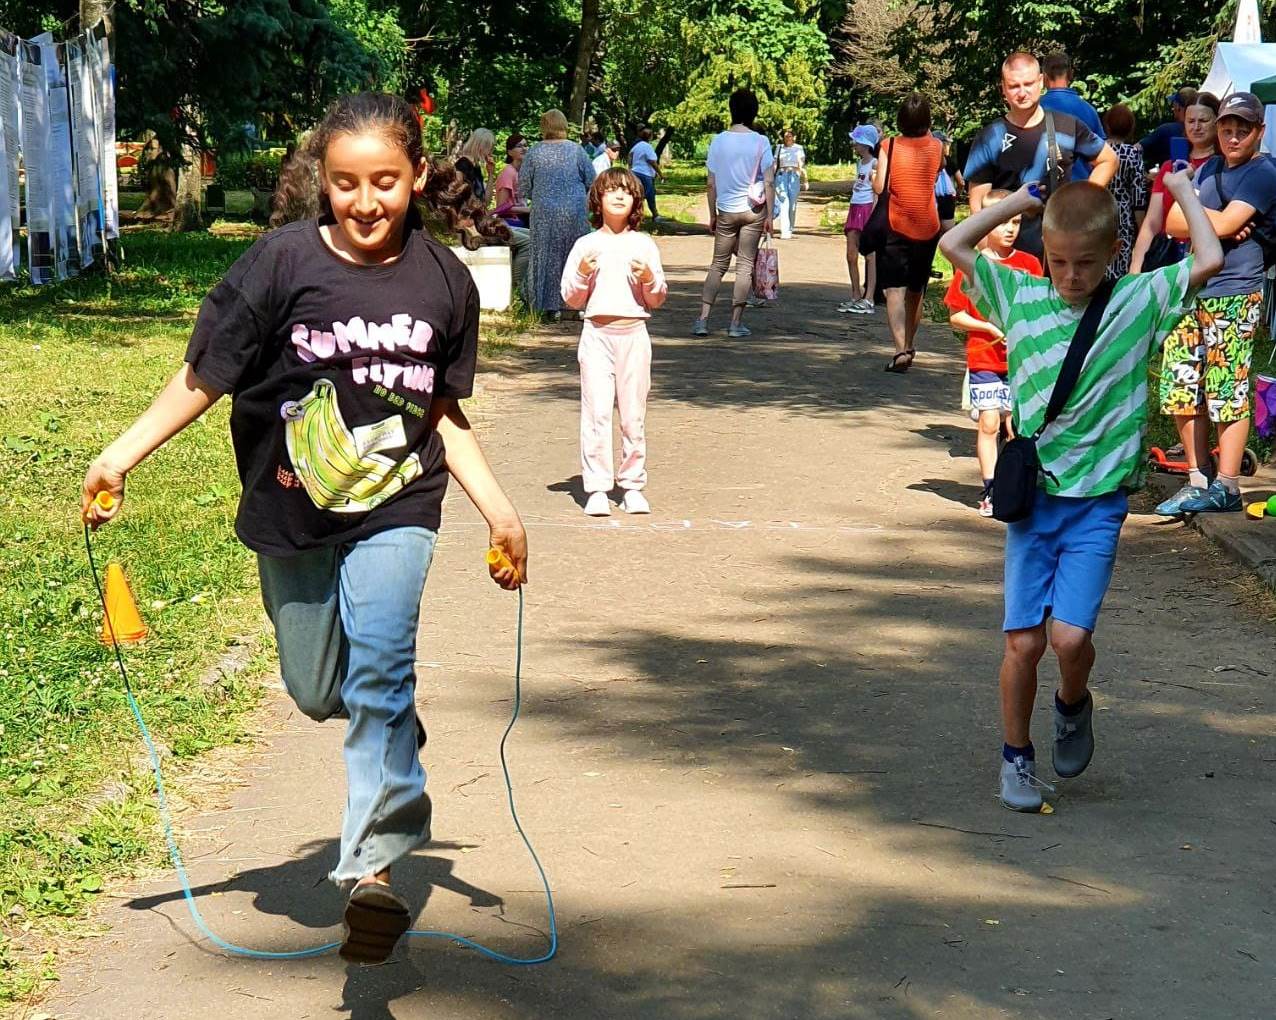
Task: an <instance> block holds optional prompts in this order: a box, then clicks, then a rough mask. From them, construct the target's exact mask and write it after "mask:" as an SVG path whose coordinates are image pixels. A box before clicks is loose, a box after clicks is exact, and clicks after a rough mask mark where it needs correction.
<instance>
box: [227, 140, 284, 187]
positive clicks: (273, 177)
mask: <svg viewBox="0 0 1276 1020" xmlns="http://www.w3.org/2000/svg"><path fill="white" fill-rule="evenodd" d="M283 158H284V150H283V149H263V150H262V151H260V152H245V153H242V154H240V153H236V154H234V155H227V156H219V157H218V158H217V174H216V177H215V179H216V181H217V183H218V184H220V185H221V186H222V187H223V188H225V189H226V190H227V191H250V190H256V191H274V190H275V184H276V183H277V182H278V180H279V166H280V164H281V163H282V162H283Z"/></svg>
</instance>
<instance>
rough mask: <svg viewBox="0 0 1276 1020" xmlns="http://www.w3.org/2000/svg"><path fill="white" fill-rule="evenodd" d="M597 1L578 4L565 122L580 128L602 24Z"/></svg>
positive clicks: (582, 0) (583, 118)
mask: <svg viewBox="0 0 1276 1020" xmlns="http://www.w3.org/2000/svg"><path fill="white" fill-rule="evenodd" d="M598 4H599V0H581V2H580V42H579V43H578V44H577V46H576V66H575V69H574V70H573V72H572V95H571V100H570V101H569V102H568V104H567V120H568V121H569V122H570V123H572V124H574V125H576V127H580V126H581V125H582V124H583V123H584V120H585V100H586V99H587V98H588V96H589V65H590V64H591V63H593V60H594V51H595V50H596V49H598V35H599V32H600V31H601V29H602V22H601V19H600V18H599V16H598Z"/></svg>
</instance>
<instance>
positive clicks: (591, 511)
mask: <svg viewBox="0 0 1276 1020" xmlns="http://www.w3.org/2000/svg"><path fill="white" fill-rule="evenodd" d="M585 515H586V516H587V517H610V516H611V503H610V502H608V500H607V493H605V492H591V493H590V494H589V499H587V500H585Z"/></svg>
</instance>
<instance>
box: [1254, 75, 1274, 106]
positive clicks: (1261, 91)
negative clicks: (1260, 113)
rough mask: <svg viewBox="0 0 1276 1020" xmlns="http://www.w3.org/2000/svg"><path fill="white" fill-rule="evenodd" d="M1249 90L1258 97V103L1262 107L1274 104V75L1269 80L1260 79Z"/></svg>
mask: <svg viewBox="0 0 1276 1020" xmlns="http://www.w3.org/2000/svg"><path fill="white" fill-rule="evenodd" d="M1249 90H1250V91H1251V92H1252V93H1254V95H1256V96H1258V100H1259V102H1261V103H1263V104H1264V105H1267V104H1276V74H1273V75H1272V76H1271V77H1270V78H1260V79H1259V80H1258V81H1256V82H1254V84H1253V85H1251V86H1250V87H1249Z"/></svg>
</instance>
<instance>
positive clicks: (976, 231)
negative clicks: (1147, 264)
mask: <svg viewBox="0 0 1276 1020" xmlns="http://www.w3.org/2000/svg"><path fill="white" fill-rule="evenodd" d="M1165 184H1166V187H1167V188H1168V189H1169V191H1170V194H1171V195H1173V197H1174V199H1175V200H1176V201H1177V202H1178V203H1179V204H1180V205H1181V206H1182V209H1183V213H1184V215H1185V216H1186V218H1187V221H1188V225H1189V227H1190V228H1191V240H1192V248H1193V255H1192V256H1191V257H1189V258H1188V259H1186V260H1185V261H1183V262H1180V263H1178V264H1177V265H1174V266H1167V267H1166V268H1164V269H1158V270H1156V271H1155V272H1152V273H1146V274H1143V275H1140V276H1126V277H1124V278H1122V279H1121V280H1118V281H1117V283H1116V286H1115V287H1114V289H1113V291H1112V296H1111V298H1110V299H1109V301H1108V306H1107V308H1106V310H1105V311H1104V313H1103V318H1102V319H1101V320H1100V322H1099V328H1098V332H1097V334H1096V337H1095V341H1094V346H1093V347H1092V348H1091V350H1090V352H1089V354H1088V355H1087V356H1086V359H1085V362H1084V363H1083V365H1082V368H1081V374H1080V377H1079V378H1078V379H1077V384H1076V388H1075V389H1074V390H1073V391H1072V396H1071V397H1070V398H1069V399H1068V401H1067V403H1066V405H1065V406H1064V408H1063V410H1062V412H1061V413H1060V414H1059V417H1058V418H1056V419H1055V420H1054V421H1053V422H1052V423H1051V424H1050V425H1049V426H1048V427H1047V428H1046V429H1045V431H1044V432H1042V434H1041V436H1040V437H1039V438H1038V440H1037V452H1038V455H1039V457H1040V460H1041V465H1042V467H1043V469H1044V470H1043V472H1042V476H1041V481H1040V488H1039V489H1038V492H1037V498H1036V502H1035V504H1034V506H1033V510H1032V513H1031V514H1030V515H1029V516H1028V517H1027V518H1026V519H1024V520H1022V521H1016V522H1015V523H1013V524H1010V525H1008V526H1007V533H1006V568H1005V608H1006V612H1005V620H1004V622H1003V630H1004V631H1005V634H1006V645H1005V654H1004V657H1003V659H1002V663H1001V719H1002V727H1003V731H1004V740H1005V743H1004V745H1003V747H1002V762H1001V801H1002V803H1003V804H1005V806H1006V807H1008V808H1011V809H1012V810H1015V811H1040V810H1041V805H1042V797H1041V792H1042V790H1048V791H1050V792H1053V790H1054V788H1053V787H1052V786H1050V784H1048V783H1045V782H1043V781H1042V780H1040V779H1038V778H1037V775H1036V763H1035V760H1034V758H1035V756H1034V752H1033V747H1032V741H1031V740H1030V738H1029V732H1028V728H1029V722H1030V720H1031V716H1032V707H1033V701H1034V700H1035V698H1036V693H1037V664H1038V663H1039V662H1040V661H1041V657H1042V655H1044V654H1045V650H1046V642H1047V640H1049V643H1050V645H1051V647H1053V648H1054V651H1055V655H1056V656H1057V657H1058V659H1059V673H1060V678H1059V690H1058V692H1057V693H1056V694H1055V699H1054V748H1053V755H1052V757H1053V763H1054V770H1055V773H1056V775H1058V776H1060V777H1063V778H1071V777H1073V776H1078V775H1080V774H1081V773H1082V772H1083V771H1085V768H1086V766H1087V765H1089V764H1090V758H1091V756H1092V755H1093V753H1094V732H1093V728H1092V724H1091V718H1092V715H1093V711H1094V704H1093V700H1092V699H1091V697H1090V694H1089V691H1088V690H1087V685H1088V683H1089V679H1090V670H1091V667H1092V666H1093V665H1094V654H1095V653H1094V644H1093V642H1092V640H1091V635H1092V634H1093V632H1094V627H1095V623H1096V622H1097V620H1098V616H1099V607H1100V604H1101V603H1102V601H1103V596H1104V594H1105V593H1106V591H1107V588H1108V583H1109V582H1110V581H1111V579H1112V568H1113V565H1114V564H1115V562H1116V550H1117V539H1118V537H1119V535H1120V533H1121V524H1122V522H1123V521H1124V520H1125V515H1126V509H1127V505H1126V492H1127V490H1128V489H1129V488H1133V487H1135V486H1137V485H1138V483H1139V476H1140V471H1141V468H1142V464H1143V436H1144V432H1145V429H1146V425H1147V378H1148V358H1149V355H1150V354H1151V352H1152V350H1153V349H1154V348H1156V347H1158V346H1159V345H1160V344H1161V343H1162V342H1163V341H1164V340H1165V337H1166V336H1167V335H1168V334H1169V332H1170V330H1171V329H1172V328H1173V327H1174V324H1175V323H1176V322H1177V321H1178V319H1179V318H1181V317H1182V316H1183V315H1184V314H1185V313H1186V311H1187V310H1188V309H1189V308H1190V307H1191V303H1192V299H1193V297H1194V294H1195V291H1196V290H1197V288H1199V287H1200V286H1201V285H1202V284H1203V283H1204V282H1205V281H1206V280H1208V279H1209V278H1210V277H1211V276H1213V275H1214V274H1215V273H1216V272H1218V270H1219V269H1220V268H1221V267H1222V265H1223V252H1222V248H1221V247H1220V245H1219V241H1218V236H1217V234H1216V233H1215V232H1214V229H1213V227H1212V226H1211V225H1210V221H1209V219H1208V218H1207V217H1206V215H1205V212H1204V210H1202V208H1201V204H1200V202H1199V201H1198V199H1197V197H1196V192H1195V190H1194V189H1193V187H1192V179H1191V171H1190V170H1186V171H1179V172H1177V173H1173V174H1169V175H1168V176H1167V177H1166V178H1165ZM1019 215H1023V216H1025V217H1028V216H1036V215H1042V232H1043V235H1044V238H1045V256H1046V259H1045V261H1046V267H1047V271H1048V272H1049V274H1050V275H1049V278H1039V277H1034V276H1029V275H1028V274H1027V273H1021V272H1016V271H1015V270H1013V269H1009V268H1007V267H1005V266H1004V265H1002V264H1000V263H998V262H996V261H995V260H993V259H990V258H987V257H981V256H980V253H979V252H978V251H976V247H975V246H976V245H977V244H978V243H979V241H980V240H981V239H982V238H983V237H984V235H985V234H987V233H988V232H989V231H991V230H992V229H993V228H994V227H996V226H997V224H998V223H1001V222H1004V221H1005V220H1008V219H1010V218H1011V217H1014V216H1019ZM1120 243H1121V242H1120V240H1119V239H1118V237H1117V209H1116V203H1115V201H1114V200H1113V198H1112V196H1111V194H1110V193H1109V192H1108V191H1107V190H1106V189H1104V188H1101V187H1099V186H1098V185H1096V184H1091V183H1089V182H1088V181H1075V182H1073V183H1070V184H1066V185H1064V186H1063V187H1062V188H1060V189H1059V190H1058V191H1057V192H1055V193H1054V194H1053V195H1052V196H1051V197H1050V201H1049V203H1048V204H1047V205H1046V207H1045V210H1044V214H1043V213H1042V209H1041V201H1040V200H1039V199H1038V198H1037V197H1036V196H1035V195H1034V194H1033V191H1032V186H1031V185H1025V186H1024V187H1022V188H1020V189H1019V190H1018V191H1016V192H1015V193H1014V194H1013V195H1011V196H1010V197H1009V198H1007V199H1004V200H1003V201H1001V202H998V203H997V204H996V205H993V206H991V207H989V208H987V209H984V210H981V211H980V212H978V213H976V214H975V215H973V216H971V217H970V218H968V219H966V220H964V221H963V222H962V223H960V224H958V225H957V226H956V227H955V228H954V229H953V230H951V231H949V232H948V233H947V234H945V235H944V238H943V241H942V242H941V244H940V248H941V250H942V251H943V253H944V255H945V256H947V258H948V259H949V261H950V262H952V264H953V266H954V267H955V268H957V269H960V270H961V272H962V274H963V275H964V276H965V277H966V279H967V281H968V283H967V290H968V293H969V294H970V296H971V297H972V298H973V299H974V301H975V304H976V307H977V308H978V309H979V311H980V312H981V313H982V314H983V315H984V317H985V318H987V319H988V320H989V321H990V322H992V323H993V324H994V325H995V326H997V327H998V328H999V329H1000V330H1001V331H1002V332H1003V333H1004V334H1005V336H1006V346H1007V355H1008V361H1009V368H1010V393H1011V401H1012V403H1013V404H1014V428H1015V434H1016V435H1028V436H1030V435H1033V434H1034V433H1035V432H1036V431H1037V430H1038V429H1039V428H1040V427H1041V424H1042V421H1043V420H1044V419H1045V413H1046V405H1047V404H1048V403H1049V401H1050V394H1051V391H1052V390H1053V389H1054V384H1055V381H1056V380H1057V379H1058V376H1059V370H1060V368H1061V367H1062V365H1063V359H1064V356H1065V355H1066V354H1067V351H1068V345H1069V344H1070V343H1071V341H1072V337H1073V335H1074V333H1075V332H1076V329H1077V325H1078V323H1079V322H1080V321H1081V316H1082V314H1083V313H1084V312H1085V308H1086V305H1087V304H1088V303H1089V301H1090V298H1091V296H1092V295H1093V294H1094V292H1095V291H1096V290H1097V289H1098V287H1099V285H1100V284H1101V283H1102V282H1103V278H1104V274H1105V272H1106V271H1107V267H1108V263H1109V261H1110V260H1111V259H1112V257H1113V255H1114V254H1115V253H1116V252H1117V249H1118V247H1119V245H1120ZM1047 620H1050V621H1051V622H1050V627H1049V630H1048V631H1047V626H1046V622H1047Z"/></svg>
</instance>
